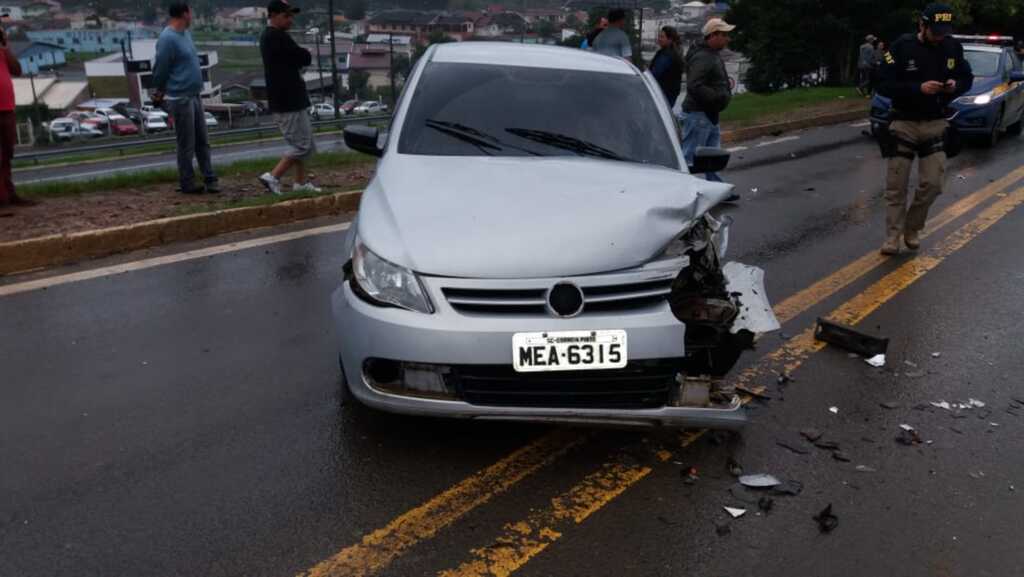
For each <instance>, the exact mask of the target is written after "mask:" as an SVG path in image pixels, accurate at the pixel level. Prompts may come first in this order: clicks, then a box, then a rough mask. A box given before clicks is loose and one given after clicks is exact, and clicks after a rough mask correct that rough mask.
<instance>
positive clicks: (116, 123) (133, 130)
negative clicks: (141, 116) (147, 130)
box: [110, 114, 139, 136]
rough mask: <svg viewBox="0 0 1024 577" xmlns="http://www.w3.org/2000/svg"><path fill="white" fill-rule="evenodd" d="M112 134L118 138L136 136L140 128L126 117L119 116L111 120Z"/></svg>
mask: <svg viewBox="0 0 1024 577" xmlns="http://www.w3.org/2000/svg"><path fill="white" fill-rule="evenodd" d="M110 133H111V134H114V135H117V136H134V135H136V134H138V133H139V127H138V126H135V123H134V122H132V121H131V120H128V119H127V118H125V117H124V116H121V115H120V114H118V115H117V116H115V117H113V118H111V119H110Z"/></svg>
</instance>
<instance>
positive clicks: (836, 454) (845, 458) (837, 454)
mask: <svg viewBox="0 0 1024 577" xmlns="http://www.w3.org/2000/svg"><path fill="white" fill-rule="evenodd" d="M832 458H833V459H835V460H837V461H841V462H843V463H849V462H850V456H849V455H847V454H846V453H844V452H842V451H836V452H834V453H832Z"/></svg>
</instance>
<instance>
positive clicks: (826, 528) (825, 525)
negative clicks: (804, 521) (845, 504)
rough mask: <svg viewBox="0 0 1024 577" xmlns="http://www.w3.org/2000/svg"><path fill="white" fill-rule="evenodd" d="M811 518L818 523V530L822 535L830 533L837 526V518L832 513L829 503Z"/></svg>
mask: <svg viewBox="0 0 1024 577" xmlns="http://www.w3.org/2000/svg"><path fill="white" fill-rule="evenodd" d="M812 518H813V519H814V520H815V521H817V522H818V530H819V531H821V532H822V533H831V532H832V531H833V530H834V529H835V528H836V527H838V526H839V517H836V516H835V514H834V513H832V503H829V504H828V506H827V507H825V508H824V509H822V510H821V512H820V513H818V514H817V515H815V516H814V517H812Z"/></svg>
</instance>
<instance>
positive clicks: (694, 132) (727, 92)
mask: <svg viewBox="0 0 1024 577" xmlns="http://www.w3.org/2000/svg"><path fill="white" fill-rule="evenodd" d="M735 28H736V27H735V26H733V25H731V24H729V23H728V22H726V21H725V20H722V19H721V18H712V19H710V20H708V21H707V23H706V24H704V28H703V30H702V33H703V35H704V40H702V41H701V42H697V43H696V44H694V45H693V46H692V47H691V48H690V50H689V52H687V53H686V59H685V69H686V99H685V100H683V108H682V114H681V115H680V117H679V120H680V122H681V123H682V126H683V156H685V157H686V163H687V164H689V165H692V164H693V157H694V154H695V153H696V151H697V148H698V147H701V146H711V147H719V146H721V144H722V140H721V133H720V131H719V128H718V115H719V114H720V113H721V112H722V111H723V110H725V108H726V107H727V106H729V101H730V100H731V99H732V85H731V83H730V81H729V75H728V74H727V73H726V71H725V61H724V60H722V56H721V54H720V53H721V51H722V50H724V49H725V48H726V47H727V46H728V45H729V32H732V31H733V30H734V29H735ZM706 176H707V179H708V180H713V181H716V182H721V180H722V179H721V178H719V177H718V175H717V174H715V173H710V174H708V175H706ZM738 199H739V196H733V197H730V198H729V200H733V201H734V200H738Z"/></svg>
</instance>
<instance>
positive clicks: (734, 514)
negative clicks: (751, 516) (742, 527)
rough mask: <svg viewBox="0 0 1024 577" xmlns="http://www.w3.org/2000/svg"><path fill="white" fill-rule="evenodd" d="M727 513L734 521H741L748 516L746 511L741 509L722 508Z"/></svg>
mask: <svg viewBox="0 0 1024 577" xmlns="http://www.w3.org/2000/svg"><path fill="white" fill-rule="evenodd" d="M722 508H723V509H725V512H726V513H728V514H729V515H731V516H732V518H733V519H739V518H740V517H742V516H744V515H746V514H747V510H746V509H739V508H737V507H722Z"/></svg>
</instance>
